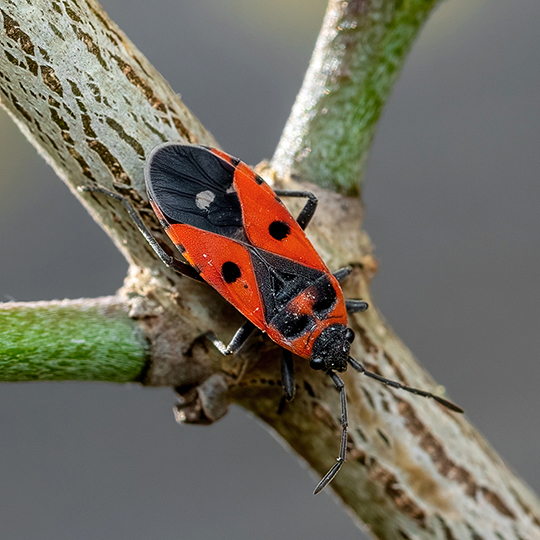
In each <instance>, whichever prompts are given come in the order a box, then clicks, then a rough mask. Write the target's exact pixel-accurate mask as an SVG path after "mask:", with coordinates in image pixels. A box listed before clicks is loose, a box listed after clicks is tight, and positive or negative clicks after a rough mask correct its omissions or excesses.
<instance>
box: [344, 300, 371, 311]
mask: <svg viewBox="0 0 540 540" xmlns="http://www.w3.org/2000/svg"><path fill="white" fill-rule="evenodd" d="M345 307H346V308H347V313H358V312H360V313H361V312H362V311H366V309H367V308H368V307H369V304H368V303H367V302H364V301H363V300H345Z"/></svg>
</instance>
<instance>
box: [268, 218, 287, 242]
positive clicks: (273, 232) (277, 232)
mask: <svg viewBox="0 0 540 540" xmlns="http://www.w3.org/2000/svg"><path fill="white" fill-rule="evenodd" d="M268 232H269V233H270V236H271V237H272V238H275V239H276V240H283V239H284V238H286V237H287V236H289V233H290V232H291V228H290V227H289V225H288V224H287V223H285V222H284V221H272V223H270V227H268Z"/></svg>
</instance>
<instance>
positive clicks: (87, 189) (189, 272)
mask: <svg viewBox="0 0 540 540" xmlns="http://www.w3.org/2000/svg"><path fill="white" fill-rule="evenodd" d="M79 191H81V192H83V193H101V194H102V195H106V196H107V197H110V198H111V199H115V200H117V201H119V202H121V203H122V205H123V206H124V208H125V209H126V210H127V212H128V214H129V216H130V217H131V219H132V220H133V222H134V223H135V225H136V227H137V229H139V231H140V233H141V234H142V235H143V236H144V238H145V240H146V241H147V242H148V243H149V244H150V247H151V248H152V249H153V250H154V251H155V253H156V255H157V256H158V257H159V258H160V259H161V261H162V262H163V263H164V264H165V266H168V267H170V268H172V269H173V270H175V271H176V272H178V273H179V274H182V275H183V276H186V277H189V278H191V279H194V280H196V281H202V282H204V280H203V279H202V278H201V276H199V274H198V273H197V272H196V270H195V269H194V268H193V267H192V266H190V265H189V264H187V263H184V262H182V261H179V260H178V259H175V258H174V257H171V256H170V255H168V254H167V253H165V250H164V249H163V248H162V247H161V246H160V245H159V243H158V241H157V240H156V239H155V238H154V237H153V236H152V233H151V232H150V231H149V230H148V229H147V227H146V225H145V224H144V223H143V221H142V219H141V217H140V216H139V214H138V212H137V211H136V210H135V208H133V206H132V205H131V203H130V202H129V200H128V199H127V198H126V197H124V196H123V195H120V194H119V193H115V192H113V191H109V190H108V189H105V188H103V187H95V186H82V187H79Z"/></svg>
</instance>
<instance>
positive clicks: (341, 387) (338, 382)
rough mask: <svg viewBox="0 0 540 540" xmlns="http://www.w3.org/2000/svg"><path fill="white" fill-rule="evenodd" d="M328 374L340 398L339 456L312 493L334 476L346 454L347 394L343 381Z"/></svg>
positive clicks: (316, 491) (332, 373)
mask: <svg viewBox="0 0 540 540" xmlns="http://www.w3.org/2000/svg"><path fill="white" fill-rule="evenodd" d="M328 375H329V376H330V377H331V378H332V381H333V382H334V385H335V386H336V388H337V389H338V390H339V396H340V398H341V445H340V448H339V457H338V458H337V463H336V464H335V465H334V466H333V467H332V468H331V469H330V470H329V471H328V472H327V473H326V474H325V475H324V478H323V479H322V480H321V481H320V482H319V483H318V484H317V487H316V488H315V491H314V492H313V495H317V493H320V492H321V491H322V490H323V489H324V488H325V487H326V486H327V485H328V484H329V483H330V482H331V481H332V480H333V479H334V477H335V476H336V474H337V473H338V472H339V469H341V467H342V465H343V464H344V463H345V456H346V455H347V427H348V425H349V421H348V418H347V396H346V395H345V384H344V382H343V381H342V380H341V379H340V378H339V377H338V376H337V375H336V374H335V373H334V372H333V371H329V372H328Z"/></svg>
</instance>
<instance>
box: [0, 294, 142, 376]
mask: <svg viewBox="0 0 540 540" xmlns="http://www.w3.org/2000/svg"><path fill="white" fill-rule="evenodd" d="M0 336H1V339H0V381H2V382H15V381H18V382H24V381H66V380H69V381H74V380H77V381H109V382H115V383H125V382H135V381H138V380H140V379H141V378H142V375H143V373H144V371H145V366H146V362H147V344H146V341H145V339H144V337H143V335H142V333H141V332H140V331H139V329H138V328H137V326H136V323H135V322H134V321H133V320H132V319H130V318H129V317H128V314H127V312H126V309H125V305H124V304H123V303H121V302H120V301H119V300H118V299H116V298H115V297H105V298H98V299H94V300H86V299H85V300H64V301H61V302H56V301H54V302H35V303H15V302H10V303H6V304H0Z"/></svg>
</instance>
